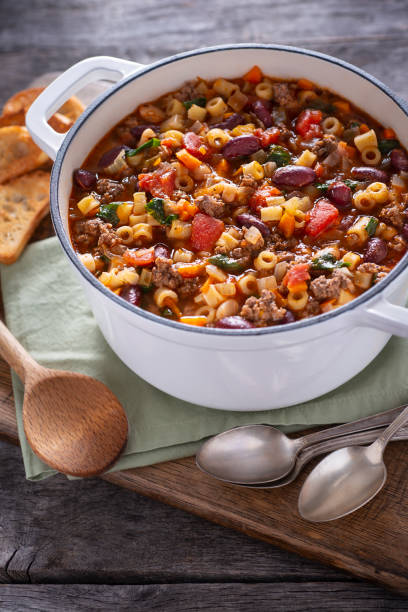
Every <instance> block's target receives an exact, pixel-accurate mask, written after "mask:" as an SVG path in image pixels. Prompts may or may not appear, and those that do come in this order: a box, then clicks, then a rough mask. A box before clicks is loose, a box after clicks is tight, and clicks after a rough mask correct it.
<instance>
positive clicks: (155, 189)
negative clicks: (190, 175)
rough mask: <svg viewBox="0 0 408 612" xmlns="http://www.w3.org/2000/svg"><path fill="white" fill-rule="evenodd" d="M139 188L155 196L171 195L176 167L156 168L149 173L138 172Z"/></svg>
mask: <svg viewBox="0 0 408 612" xmlns="http://www.w3.org/2000/svg"><path fill="white" fill-rule="evenodd" d="M138 181H139V188H140V189H142V190H143V191H148V192H149V193H151V194H152V195H153V196H154V197H155V198H162V197H166V196H167V197H170V196H172V195H173V191H174V188H175V181H176V169H175V168H173V167H170V168H167V167H165V168H163V170H156V171H155V172H151V173H149V174H139V177H138Z"/></svg>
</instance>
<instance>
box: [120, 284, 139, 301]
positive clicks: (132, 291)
mask: <svg viewBox="0 0 408 612" xmlns="http://www.w3.org/2000/svg"><path fill="white" fill-rule="evenodd" d="M120 297H121V298H123V299H124V300H126V301H127V302H130V303H131V304H133V306H140V303H141V301H142V290H141V288H140V287H139V285H127V287H124V288H123V289H122V291H121V292H120Z"/></svg>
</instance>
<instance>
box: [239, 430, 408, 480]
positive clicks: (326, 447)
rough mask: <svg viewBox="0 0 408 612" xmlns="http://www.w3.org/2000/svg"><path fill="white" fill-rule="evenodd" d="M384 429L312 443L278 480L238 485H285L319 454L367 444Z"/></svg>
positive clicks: (399, 436) (403, 435) (407, 434)
mask: <svg viewBox="0 0 408 612" xmlns="http://www.w3.org/2000/svg"><path fill="white" fill-rule="evenodd" d="M384 429H385V428H384V427H378V428H377V429H370V430H369V431H362V432H356V433H354V434H349V435H347V436H340V437H339V438H333V439H332V440H324V441H323V442H318V443H317V444H313V445H312V446H309V447H308V448H306V449H305V450H304V451H302V452H301V453H299V455H298V457H297V459H296V463H295V467H294V468H293V470H291V471H290V472H289V474H286V476H284V477H283V478H279V480H273V481H272V482H263V483H260V484H255V485H238V486H240V487H244V488H247V489H278V488H279V487H285V486H286V485H288V484H290V483H291V482H293V481H294V480H296V478H297V477H298V476H299V474H300V472H301V471H302V470H303V468H304V467H305V465H307V464H308V463H309V462H310V461H312V460H313V459H315V458H316V457H319V456H320V455H325V454H326V453H331V452H332V451H335V450H337V449H338V448H343V447H344V445H346V446H355V445H356V446H357V445H360V444H369V443H370V442H374V440H376V439H377V437H378V436H379V434H380V433H381V432H382V431H384ZM398 440H408V427H402V428H401V429H399V430H398V431H397V432H396V433H395V434H394V435H393V436H392V440H391V441H392V442H397V441H398Z"/></svg>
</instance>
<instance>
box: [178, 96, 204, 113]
mask: <svg viewBox="0 0 408 612" xmlns="http://www.w3.org/2000/svg"><path fill="white" fill-rule="evenodd" d="M183 104H184V106H185V108H186V109H187V110H189V109H190V108H191V107H192V106H193V105H195V106H202V107H204V106H205V105H206V104H207V98H204V96H201V97H200V98H193V99H192V100H186V101H185V102H183Z"/></svg>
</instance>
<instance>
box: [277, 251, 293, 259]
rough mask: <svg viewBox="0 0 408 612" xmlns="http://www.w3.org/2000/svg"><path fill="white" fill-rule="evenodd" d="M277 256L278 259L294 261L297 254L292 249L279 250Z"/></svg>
mask: <svg viewBox="0 0 408 612" xmlns="http://www.w3.org/2000/svg"><path fill="white" fill-rule="evenodd" d="M276 257H277V258H278V261H293V260H294V259H295V254H294V253H291V252H290V251H277V252H276Z"/></svg>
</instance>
